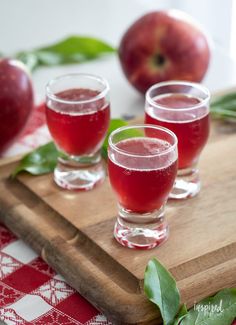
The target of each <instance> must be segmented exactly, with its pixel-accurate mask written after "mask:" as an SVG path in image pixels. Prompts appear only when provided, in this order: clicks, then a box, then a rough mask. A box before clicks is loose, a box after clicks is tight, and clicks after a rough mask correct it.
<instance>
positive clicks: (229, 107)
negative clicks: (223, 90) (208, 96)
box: [210, 92, 236, 121]
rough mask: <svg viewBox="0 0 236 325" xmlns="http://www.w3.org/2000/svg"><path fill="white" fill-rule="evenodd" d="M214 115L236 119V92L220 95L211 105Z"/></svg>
mask: <svg viewBox="0 0 236 325" xmlns="http://www.w3.org/2000/svg"><path fill="white" fill-rule="evenodd" d="M210 112H211V114H212V116H213V117H215V118H219V119H225V120H232V121H236V92H231V93H228V94H226V95H222V96H218V97H217V98H215V99H214V100H213V101H212V102H211V105H210Z"/></svg>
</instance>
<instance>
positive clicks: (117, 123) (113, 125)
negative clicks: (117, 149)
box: [102, 118, 128, 159]
mask: <svg viewBox="0 0 236 325" xmlns="http://www.w3.org/2000/svg"><path fill="white" fill-rule="evenodd" d="M125 125H128V123H127V122H126V121H124V120H121V119H119V118H117V119H111V120H110V124H109V129H108V132H107V135H106V138H105V140H104V142H103V146H102V157H103V158H104V159H107V149H108V138H109V135H110V134H111V132H113V131H115V130H116V129H118V128H120V127H122V126H125Z"/></svg>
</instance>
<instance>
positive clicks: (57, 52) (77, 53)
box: [16, 36, 116, 70]
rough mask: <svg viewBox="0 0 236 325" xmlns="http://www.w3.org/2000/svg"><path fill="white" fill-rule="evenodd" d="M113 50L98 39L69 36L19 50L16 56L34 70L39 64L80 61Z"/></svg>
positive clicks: (50, 64) (48, 64)
mask: <svg viewBox="0 0 236 325" xmlns="http://www.w3.org/2000/svg"><path fill="white" fill-rule="evenodd" d="M114 52H116V49H115V48H113V47H112V46H111V45H109V44H107V43H105V42H103V41H101V40H99V39H96V38H93V37H83V36H70V37H68V38H66V39H63V40H62V41H59V42H58V43H55V44H53V45H50V46H46V47H42V48H38V49H35V50H32V51H23V52H19V53H17V54H16V58H17V59H19V60H21V61H23V62H24V63H25V64H26V65H27V66H28V68H29V69H30V70H34V69H36V68H37V67H39V66H53V65H60V64H68V63H81V62H84V61H88V60H92V59H95V58H97V57H100V56H101V55H104V54H109V53H114Z"/></svg>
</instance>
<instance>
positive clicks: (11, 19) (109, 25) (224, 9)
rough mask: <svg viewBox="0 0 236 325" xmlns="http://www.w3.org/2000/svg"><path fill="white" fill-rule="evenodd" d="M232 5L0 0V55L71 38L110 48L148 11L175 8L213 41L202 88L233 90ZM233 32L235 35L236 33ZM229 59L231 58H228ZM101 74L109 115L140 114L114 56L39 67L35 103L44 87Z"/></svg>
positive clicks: (217, 1)
mask: <svg viewBox="0 0 236 325" xmlns="http://www.w3.org/2000/svg"><path fill="white" fill-rule="evenodd" d="M235 2H236V0H224V1H223V0H197V1H196V0H169V1H168V0H159V1H158V0H0V40H1V42H0V52H3V53H6V54H7V55H9V56H10V55H11V54H12V53H14V52H16V51H19V50H25V49H31V48H34V47H39V46H41V45H44V46H45V45H48V44H51V43H54V42H55V41H57V40H60V39H62V38H64V37H66V36H69V35H72V34H78V35H87V36H95V37H99V38H101V39H103V40H105V41H107V42H109V43H110V44H112V45H113V46H116V47H117V46H118V44H119V40H120V39H121V37H122V35H123V33H124V32H125V30H126V29H127V27H128V26H129V25H130V24H131V23H132V22H133V21H134V20H135V19H137V18H138V17H140V16H141V15H143V14H144V13H146V12H149V11H152V10H158V9H166V8H177V9H182V10H185V11H186V12H188V13H189V14H191V15H192V16H193V17H194V18H195V19H197V20H198V21H199V22H200V23H201V24H202V25H203V26H204V28H205V30H206V31H207V32H208V33H209V34H210V35H211V36H212V38H213V40H214V47H213V55H212V61H211V66H210V69H209V71H208V73H207V76H206V78H205V79H204V84H205V85H207V86H208V87H209V88H210V90H211V91H215V90H218V89H222V88H228V87H232V86H234V85H236V63H234V58H233V56H234V54H235V53H236V49H235V46H236V45H235V44H236V41H235V40H236V27H235V24H234V21H236V4H235ZM234 33H235V34H234ZM230 55H231V58H230ZM72 71H73V72H80V71H81V72H88V73H95V74H98V75H102V76H104V77H105V78H107V79H108V81H109V83H110V86H111V106H112V115H113V116H119V115H121V114H130V115H132V114H142V112H143V98H142V96H141V95H139V94H138V93H137V92H136V90H134V89H133V88H132V87H131V86H130V85H129V84H128V82H127V81H126V79H125V78H124V76H123V74H122V71H121V68H120V65H119V62H118V59H117V57H116V56H115V55H114V56H111V57H108V58H104V59H101V60H98V61H94V62H90V63H86V64H82V65H73V66H64V67H53V68H42V69H40V70H37V71H36V72H35V73H34V74H33V80H34V85H35V92H36V94H37V96H36V97H37V99H39V98H40V99H42V98H43V97H44V87H45V84H46V82H47V81H48V80H49V79H51V78H53V77H55V76H57V75H60V74H64V73H67V72H72Z"/></svg>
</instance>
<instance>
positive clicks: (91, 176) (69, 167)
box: [54, 153, 106, 191]
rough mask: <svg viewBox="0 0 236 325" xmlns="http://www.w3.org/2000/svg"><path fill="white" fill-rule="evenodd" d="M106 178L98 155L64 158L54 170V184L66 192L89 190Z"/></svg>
mask: <svg viewBox="0 0 236 325" xmlns="http://www.w3.org/2000/svg"><path fill="white" fill-rule="evenodd" d="M105 176H106V171H105V168H104V166H103V164H102V161H101V157H100V153H99V154H96V155H93V156H86V157H85V156H83V157H78V156H72V157H69V156H65V155H63V158H59V159H58V163H57V166H56V168H55V170H54V180H55V182H56V184H57V185H58V186H60V187H62V188H64V189H67V190H85V191H86V190H91V189H92V188H93V187H94V186H95V185H97V184H98V183H100V182H102V181H103V180H104V178H105Z"/></svg>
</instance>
